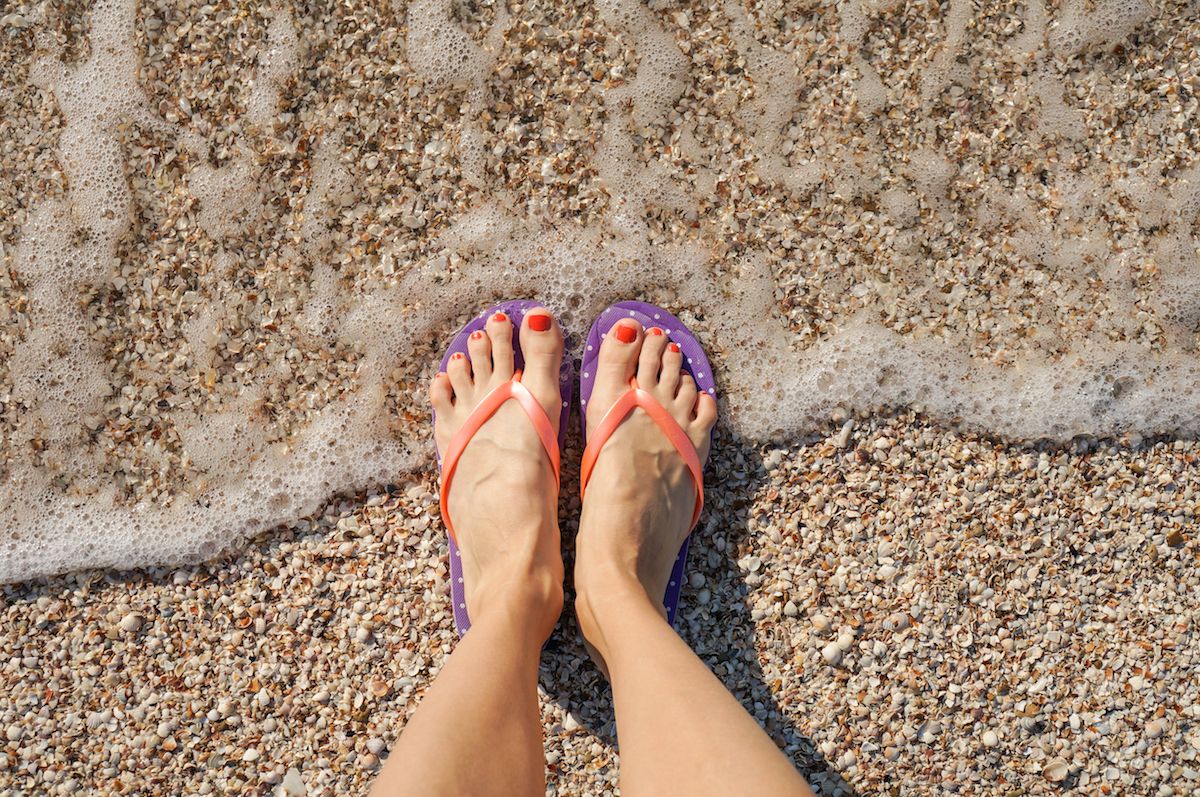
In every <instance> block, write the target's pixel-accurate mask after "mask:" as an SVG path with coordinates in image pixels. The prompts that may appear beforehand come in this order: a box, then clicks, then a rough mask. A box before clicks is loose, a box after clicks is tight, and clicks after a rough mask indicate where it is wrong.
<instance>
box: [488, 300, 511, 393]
mask: <svg viewBox="0 0 1200 797" xmlns="http://www.w3.org/2000/svg"><path fill="white" fill-rule="evenodd" d="M512 332H513V329H512V319H510V318H509V317H508V314H507V313H502V312H495V313H492V316H491V318H489V319H488V320H487V333H488V337H489V338H491V341H492V372H493V373H494V374H495V375H496V376H497V377H499V378H500V379H511V378H512V375H513V370H514V365H513V345H512Z"/></svg>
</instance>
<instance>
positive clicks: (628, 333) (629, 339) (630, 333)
mask: <svg viewBox="0 0 1200 797" xmlns="http://www.w3.org/2000/svg"><path fill="white" fill-rule="evenodd" d="M616 335H617V340H619V341H621V342H622V343H633V342H634V341H635V340H636V339H637V332H635V331H634V329H633V327H628V326H625V325H624V324H620V325H618V326H617V330H616Z"/></svg>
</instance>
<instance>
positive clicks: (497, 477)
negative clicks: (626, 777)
mask: <svg viewBox="0 0 1200 797" xmlns="http://www.w3.org/2000/svg"><path fill="white" fill-rule="evenodd" d="M535 316H545V317H546V318H547V319H548V318H549V314H548V313H547V312H546V311H544V310H542V311H536V310H535V311H531V313H530V314H529V315H527V316H526V317H525V321H524V323H523V326H522V328H521V330H520V335H521V347H522V350H523V351H524V353H525V375H524V377H523V380H522V381H523V382H524V384H525V386H526V387H528V388H529V390H530V392H532V393H533V395H534V397H535V398H537V400H538V402H539V403H541V404H542V406H543V407H544V408H545V409H546V411H547V415H549V416H550V418H551V419H552V420H553V422H554V424H555V425H556V426H557V423H558V418H559V411H560V409H561V406H562V403H561V402H562V399H561V397H560V396H559V388H558V366H559V362H560V359H561V357H562V335H561V333H560V332H559V329H558V326H557V325H556V324H554V323H553V321H552V320H551V321H548V322H544V323H543V322H535V324H534V327H531V326H530V322H531V318H533V317H535ZM536 327H543V328H542V329H541V330H538V329H536ZM512 334H513V330H512V324H511V322H510V321H509V320H508V319H507V318H503V317H500V318H493V319H492V320H490V321H489V322H488V325H487V333H486V334H482V335H478V336H476V337H474V338H472V339H471V340H470V341H469V343H468V351H469V352H470V358H469V359H468V358H461V359H458V360H452V361H451V362H450V364H449V366H448V367H447V374H441V375H439V376H438V378H437V379H435V380H434V383H433V386H432V388H431V394H432V400H433V405H434V409H435V410H436V411H437V427H436V429H435V437H436V438H437V443H438V448H439V450H442V451H445V450H446V446H447V444H448V443H449V441H450V439H451V437H453V435H454V433H455V432H457V431H458V429H459V428H461V426H462V425H463V422H464V421H465V420H466V418H467V416H468V415H469V414H470V413H471V411H472V410H473V409H474V407H475V406H476V405H477V404H478V403H479V401H480V400H481V399H482V398H483V397H484V396H485V395H486V394H487V393H488V392H489V391H490V390H491V389H492V388H493V387H495V386H496V385H498V384H500V383H502V382H504V381H507V380H508V379H509V378H510V377H511V376H512V374H513V353H512V351H513V350H512ZM449 501H450V506H449V510H450V515H451V516H452V518H453V523H454V529H455V534H456V539H457V541H458V543H459V549H460V551H461V554H462V564H463V578H464V585H465V586H466V589H467V594H466V601H467V610H468V611H469V612H470V614H471V622H472V625H471V630H470V631H469V632H468V633H467V634H466V636H465V637H463V639H462V641H460V642H459V644H458V646H457V647H456V648H455V649H454V653H453V654H452V655H451V656H450V659H449V660H448V661H447V662H446V665H445V667H443V668H442V671H441V672H440V673H438V675H437V678H436V679H435V680H434V683H433V685H432V686H431V687H430V688H429V692H428V694H426V695H425V699H424V701H423V702H422V703H421V706H420V708H418V709H417V712H416V713H415V714H414V715H413V717H412V719H411V720H409V722H408V725H407V727H405V729H404V732H403V734H401V736H400V739H399V741H398V742H397V743H396V745H395V747H394V748H393V750H392V754H391V755H390V756H389V757H388V761H387V765H386V766H385V767H384V770H383V772H381V773H380V775H379V778H378V780H377V781H376V782H375V785H374V788H373V789H372V792H371V793H372V795H373V797H395V796H397V795H422V797H424V796H425V795H477V794H478V795H489V796H490V795H501V796H502V797H503V796H505V795H521V797H527V796H528V795H542V794H545V788H546V782H545V761H544V758H543V753H542V726H541V716H540V714H539V712H538V705H537V675H538V658H539V657H540V655H541V646H542V643H543V642H544V641H545V639H546V637H547V636H549V634H550V631H551V630H552V629H553V628H554V623H555V621H556V620H557V618H558V615H559V613H560V612H561V611H562V601H563V596H562V577H563V564H562V556H561V554H560V551H559V534H558V521H557V518H556V513H557V503H558V499H557V496H556V494H555V490H554V476H553V473H552V471H551V468H550V465H549V463H548V461H547V459H546V455H545V453H544V452H543V451H542V446H541V442H540V441H539V440H538V438H537V435H536V434H535V432H534V431H533V428H532V426H531V425H530V424H529V421H528V418H527V417H526V416H525V414H524V412H523V411H522V410H521V408H520V407H519V406H518V405H517V404H516V402H515V401H509V402H508V403H507V404H505V405H504V406H502V407H501V408H500V409H499V410H498V411H497V412H496V414H495V415H493V416H492V419H491V420H489V421H488V422H487V423H486V424H484V426H483V427H482V428H481V429H480V430H479V432H478V433H477V434H476V436H475V437H474V438H473V439H472V441H471V443H470V445H468V446H467V449H466V450H465V451H464V453H463V455H462V458H461V459H460V460H459V465H458V471H457V474H456V476H455V479H454V485H453V488H452V490H451V492H450V497H449Z"/></svg>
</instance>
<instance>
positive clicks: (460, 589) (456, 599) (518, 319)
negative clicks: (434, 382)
mask: <svg viewBox="0 0 1200 797" xmlns="http://www.w3.org/2000/svg"><path fill="white" fill-rule="evenodd" d="M543 306H544V305H543V304H542V303H540V302H535V301H531V300H529V299H520V300H513V301H507V302H501V303H499V304H497V305H494V306H492V307H489V308H488V309H487V310H485V311H484V312H482V313H480V314H479V315H477V316H476V317H475V318H473V319H472V320H471V321H470V322H469V323H468V324H467V325H466V326H464V327H463V328H462V329H461V330H459V332H458V334H457V335H456V336H455V337H454V340H453V341H451V343H450V346H449V348H447V349H446V354H445V356H444V357H442V363H441V365H440V366H439V370H440V371H442V372H445V370H446V364H447V363H449V362H450V358H451V357H452V356H453V355H454V354H455V353H462V354H464V355H465V354H467V339H468V338H469V337H470V336H471V333H472V332H475V331H476V330H479V329H483V328H484V327H485V326H486V325H487V320H488V319H489V318H491V317H492V315H493V314H495V313H498V312H499V313H504V314H505V315H507V316H508V317H509V319H510V320H511V321H512V325H513V341H512V342H513V355H514V359H515V365H516V368H517V370H521V369H522V368H524V367H525V357H524V355H523V354H522V353H521V340H520V336H519V334H518V332H519V330H520V328H521V323H522V321H523V320H524V318H525V314H526V313H528V312H529V311H530V310H533V309H535V308H538V307H543ZM574 376H575V375H574V372H573V369H572V368H571V358H570V357H566V356H564V357H563V361H562V365H561V366H560V367H559V371H558V384H559V390H560V391H561V393H562V413H561V414H560V415H559V423H558V447H559V449H560V450H561V449H562V445H563V441H564V440H565V438H566V434H567V416H568V415H569V414H570V412H571V396H572V394H573V388H574V383H575V378H574ZM436 419H437V415H436V413H433V417H432V420H434V421H436ZM437 456H438V467H439V468H440V467H441V464H442V455H441V452H440V451H439V452H438V455H437ZM447 539H448V541H449V543H450V598H451V600H452V603H453V607H454V627H455V628H456V629H458V635H459V636H460V637H461V636H462V635H463V634H465V633H467V631H468V630H469V629H470V628H471V619H470V618H469V617H468V616H467V601H466V589H465V587H464V586H463V573H462V560H461V559H460V557H459V551H458V546H457V545H455V543H454V539H453V538H451V537H449V535H447Z"/></svg>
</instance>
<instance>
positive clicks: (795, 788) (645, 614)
mask: <svg viewBox="0 0 1200 797" xmlns="http://www.w3.org/2000/svg"><path fill="white" fill-rule="evenodd" d="M592 575H593V576H595V575H597V574H595V573H593V574H592ZM577 610H578V612H579V619H580V625H581V627H582V629H583V632H584V635H585V636H586V637H587V638H588V640H589V642H590V643H591V644H592V646H593V647H594V648H595V649H596V650H597V651H598V652H599V654H600V655H601V656H602V657H603V659H604V661H605V662H606V663H607V667H608V671H609V675H610V678H611V680H612V685H613V702H614V705H615V708H616V715H617V735H618V739H619V741H620V747H621V789H622V792H623V793H624V794H627V795H630V796H631V797H637V795H641V794H647V795H655V794H688V795H707V794H712V795H727V794H754V795H764V796H769V795H794V796H795V797H811V795H812V791H811V790H810V789H809V787H808V784H806V783H805V782H804V780H803V778H801V777H800V775H799V774H798V773H797V772H796V770H795V769H794V768H793V767H792V764H791V762H790V761H789V760H788V759H787V757H786V756H784V755H783V753H781V752H780V750H779V748H778V747H776V746H775V743H774V742H773V741H772V740H771V738H770V737H769V736H768V735H767V734H766V732H765V731H763V729H762V728H761V727H759V725H758V723H757V722H755V721H754V719H753V718H752V717H751V716H750V715H749V714H748V713H747V712H746V710H745V709H743V708H742V706H741V705H740V704H739V703H738V701H737V700H736V699H735V698H734V697H733V695H731V694H730V693H729V691H728V690H726V689H725V687H724V685H723V684H722V683H721V682H720V681H719V680H718V679H717V677H716V676H715V675H713V674H712V672H710V671H709V669H708V668H707V667H706V666H705V665H704V663H703V662H702V661H701V660H700V659H699V658H698V657H697V656H696V654H695V653H693V652H692V650H691V648H689V647H688V646H687V644H686V643H684V641H683V640H682V639H680V638H679V636H678V635H677V634H676V633H675V631H674V630H673V629H672V628H671V627H670V626H669V625H667V622H666V619H665V618H664V617H663V614H662V611H661V603H660V604H658V605H656V604H655V603H654V602H653V601H652V600H651V599H650V597H649V596H648V595H647V594H646V591H645V589H644V587H643V585H642V584H641V583H640V582H639V581H638V579H637V578H636V577H633V576H632V575H626V574H619V573H613V574H611V579H610V581H609V586H608V587H606V588H604V589H603V590H599V589H597V590H593V592H592V594H589V595H582V594H581V596H580V599H579V601H578V602H577Z"/></svg>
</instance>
